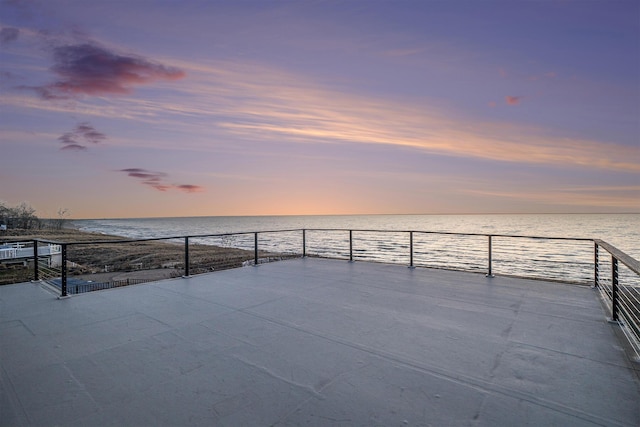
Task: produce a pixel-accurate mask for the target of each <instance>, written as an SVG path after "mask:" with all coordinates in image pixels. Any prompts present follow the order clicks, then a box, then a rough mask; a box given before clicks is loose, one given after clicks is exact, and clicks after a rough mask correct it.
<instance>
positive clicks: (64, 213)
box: [51, 208, 69, 230]
mask: <svg viewBox="0 0 640 427" xmlns="http://www.w3.org/2000/svg"><path fill="white" fill-rule="evenodd" d="M68 216H69V209H67V208H60V209H58V217H57V218H55V219H53V220H52V221H51V223H52V225H53V229H54V230H62V229H63V228H64V224H65V222H67V217H68Z"/></svg>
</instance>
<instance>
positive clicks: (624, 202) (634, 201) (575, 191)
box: [463, 185, 640, 210]
mask: <svg viewBox="0 0 640 427" xmlns="http://www.w3.org/2000/svg"><path fill="white" fill-rule="evenodd" d="M463 191H464V192H466V193H470V194H476V195H481V196H489V197H500V198H506V199H512V200H521V201H526V202H529V203H536V204H546V205H559V206H562V205H564V206H582V207H594V208H597V209H602V208H626V209H632V210H635V209H639V208H640V186H638V185H628V186H624V185H618V186H582V187H577V186H571V187H559V188H545V189H544V191H542V190H526V189H519V190H514V191H509V190H480V189H467V190H463Z"/></svg>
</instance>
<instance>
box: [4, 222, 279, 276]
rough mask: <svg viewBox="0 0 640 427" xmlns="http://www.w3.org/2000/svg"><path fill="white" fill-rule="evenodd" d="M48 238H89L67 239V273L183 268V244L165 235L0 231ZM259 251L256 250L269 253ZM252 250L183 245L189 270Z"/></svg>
mask: <svg viewBox="0 0 640 427" xmlns="http://www.w3.org/2000/svg"><path fill="white" fill-rule="evenodd" d="M33 239H42V240H51V241H54V242H58V243H71V242H74V243H77V242H91V243H87V244H79V245H69V246H68V249H67V260H68V274H69V275H70V276H77V277H79V278H84V279H88V280H94V279H96V278H99V280H107V281H113V280H122V279H126V278H144V279H148V280H157V279H162V278H167V277H178V276H181V275H183V274H184V261H185V248H184V245H183V244H176V243H171V242H168V241H150V242H133V241H132V242H131V243H110V242H113V241H116V240H118V241H121V240H128V239H125V238H122V237H119V236H109V235H104V234H98V233H89V232H83V231H79V230H74V229H63V230H9V231H7V232H4V233H3V234H2V235H0V242H16V241H28V240H33ZM274 255H277V254H270V253H266V252H262V251H261V252H260V253H259V256H260V257H264V256H274ZM253 259H254V252H253V251H249V250H243V249H238V248H228V247H220V246H211V245H201V244H193V243H190V245H189V269H190V274H198V273H203V272H208V271H214V270H221V269H227V268H236V267H240V266H242V265H243V263H244V262H245V261H248V260H253ZM32 277H33V270H32V269H29V268H19V267H18V268H11V269H6V268H5V269H4V270H0V283H2V284H6V283H16V282H22V281H27V280H30V279H31V278H32Z"/></svg>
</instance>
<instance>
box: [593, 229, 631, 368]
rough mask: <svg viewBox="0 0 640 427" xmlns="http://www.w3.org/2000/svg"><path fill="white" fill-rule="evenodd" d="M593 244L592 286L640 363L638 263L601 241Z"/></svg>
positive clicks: (595, 241)
mask: <svg viewBox="0 0 640 427" xmlns="http://www.w3.org/2000/svg"><path fill="white" fill-rule="evenodd" d="M594 244H595V245H594V276H595V278H594V283H595V286H596V288H597V289H598V290H599V291H600V295H601V296H602V300H603V301H604V302H605V305H606V306H607V309H608V311H609V313H610V314H611V318H610V319H611V321H612V322H615V323H617V324H619V325H620V326H621V330H622V332H623V333H624V335H625V336H626V337H627V340H628V341H629V343H630V344H631V348H632V349H633V351H634V353H635V358H636V359H637V360H638V361H640V262H639V261H638V260H636V259H634V258H632V257H630V256H629V255H627V254H625V253H624V252H622V251H621V250H619V249H618V248H616V247H615V246H612V245H610V244H609V243H607V242H604V241H602V240H594ZM601 249H603V250H604V251H606V254H604V253H602V250H601ZM606 255H609V256H606Z"/></svg>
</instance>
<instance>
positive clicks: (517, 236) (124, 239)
mask: <svg viewBox="0 0 640 427" xmlns="http://www.w3.org/2000/svg"><path fill="white" fill-rule="evenodd" d="M303 230H306V231H356V232H360V233H420V234H439V235H449V236H481V237H508V238H522V239H537V240H566V241H588V242H590V241H594V239H591V238H584V237H554V236H528V235H515V234H493V233H463V232H454V231H424V230H399V229H392V230H376V229H350V228H294V229H283V230H258V231H238V232H232V233H213V234H192V235H182V236H164V237H147V238H123V239H121V240H91V241H72V242H64V244H66V245H69V246H71V245H91V244H103V243H132V242H152V241H159V240H177V239H184V238H185V237H187V238H207V237H228V236H237V235H251V234H255V233H259V234H265V233H286V232H293V231H303ZM37 240H38V241H41V242H45V243H55V244H62V243H61V242H53V241H48V240H43V239H37Z"/></svg>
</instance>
